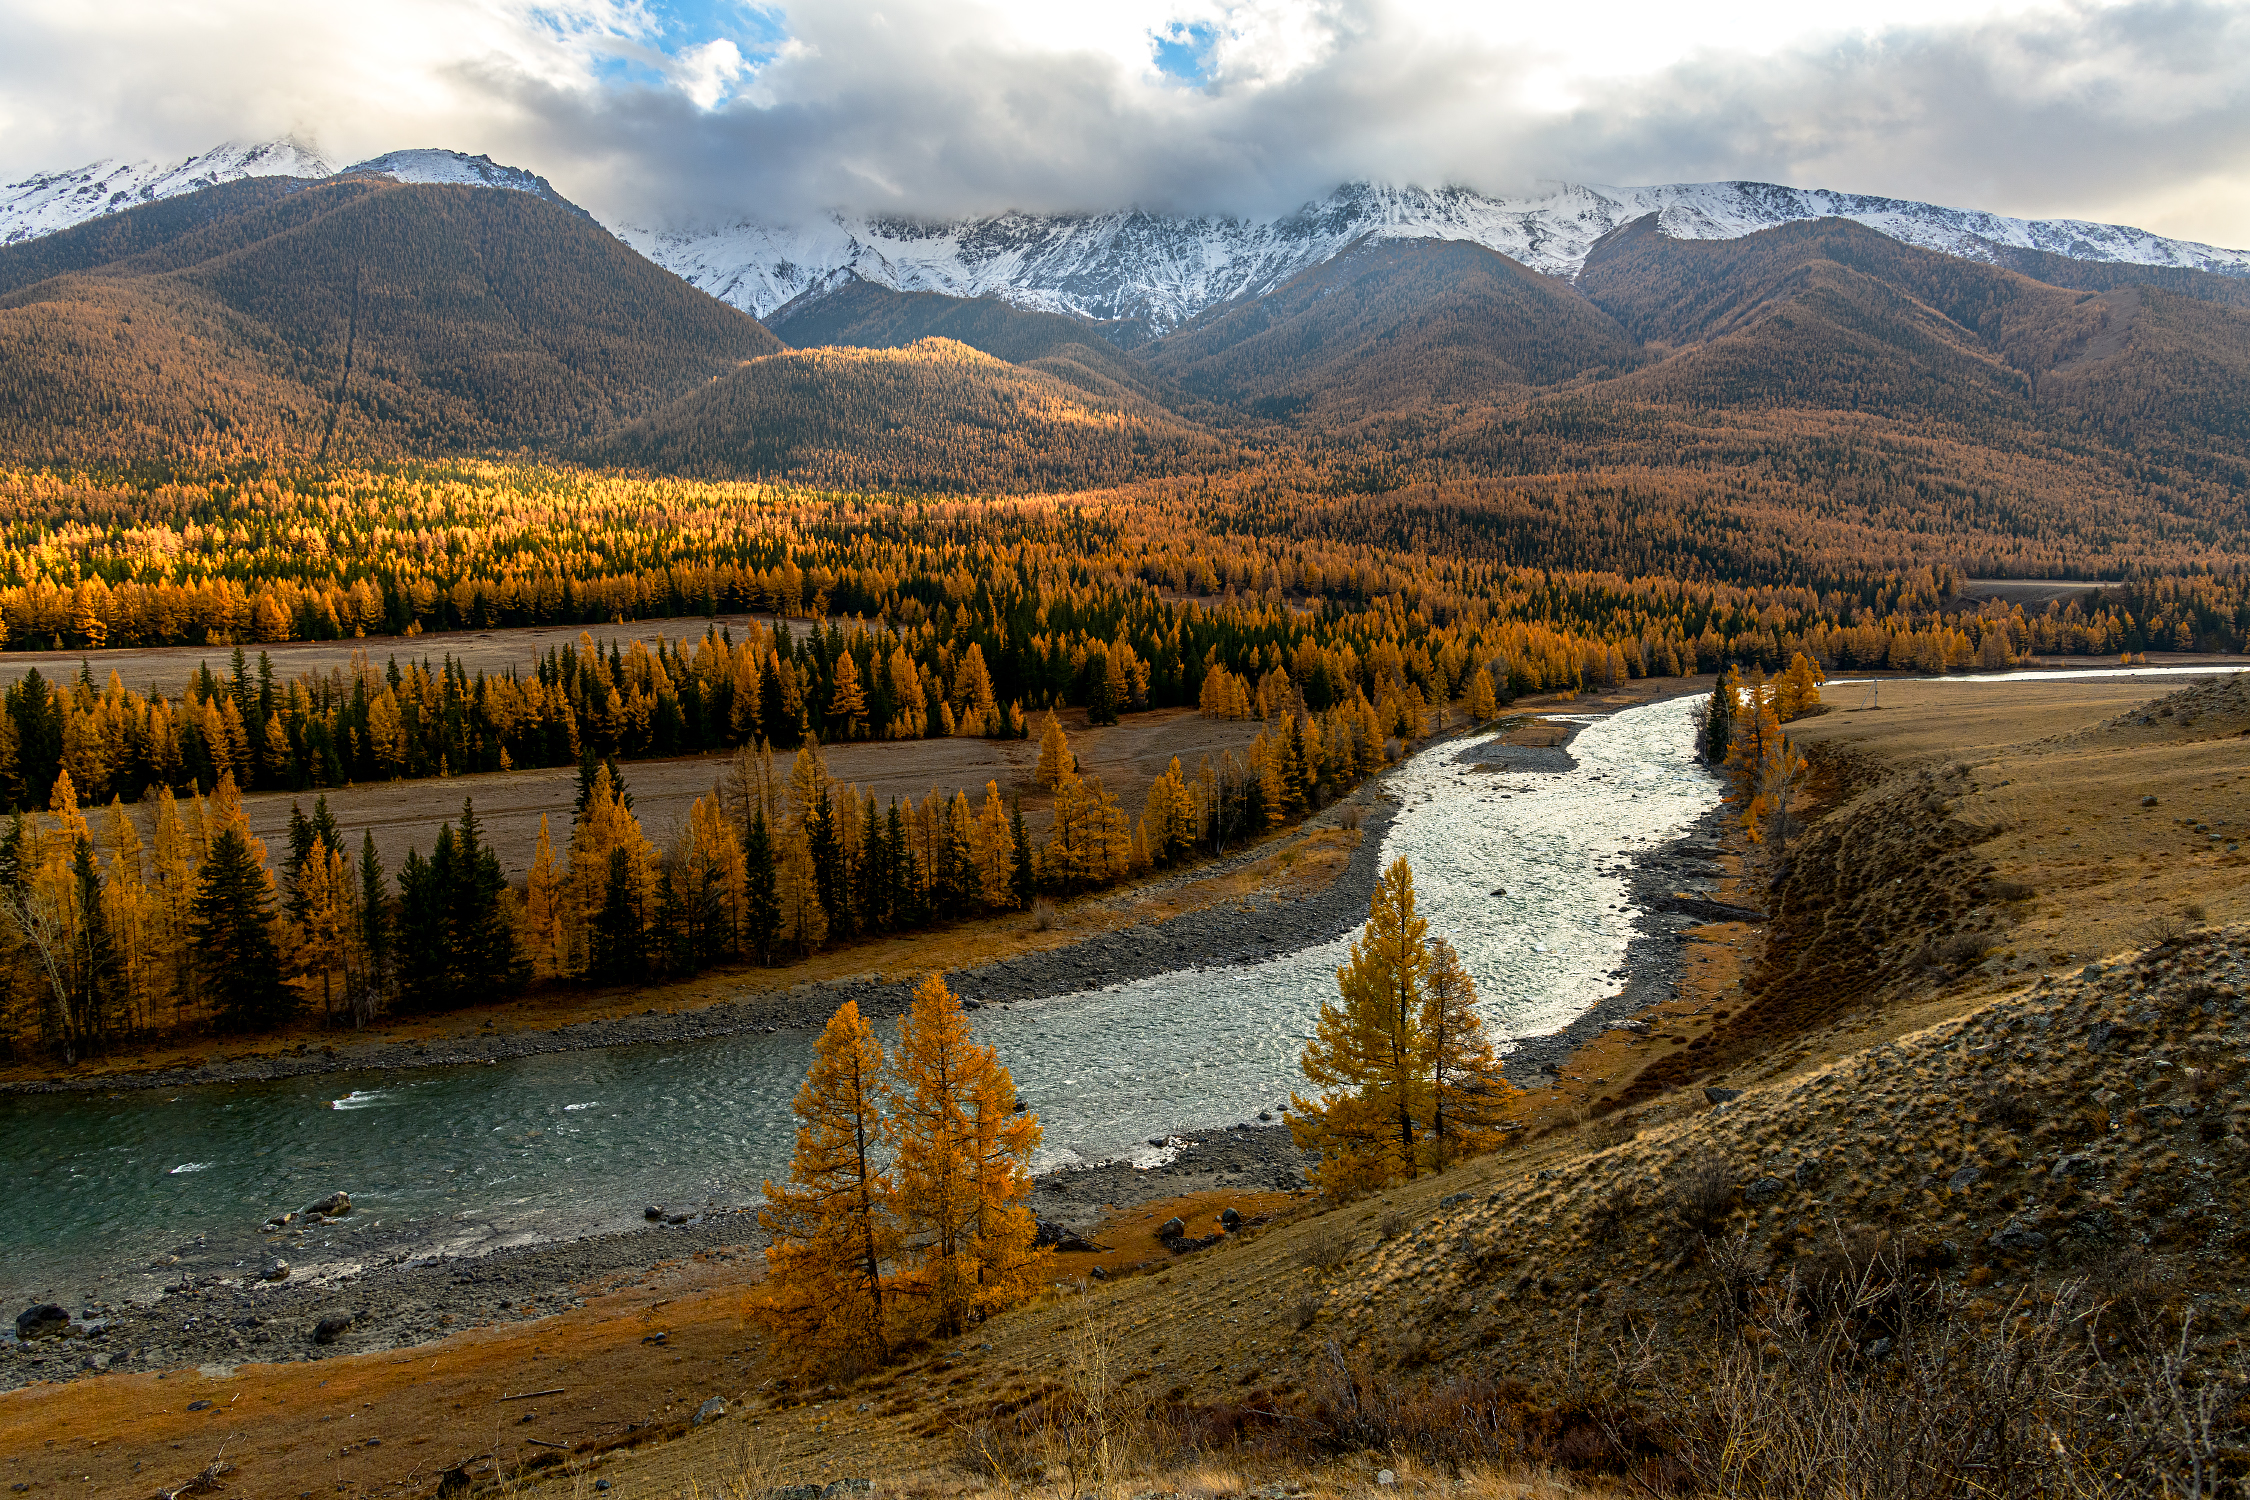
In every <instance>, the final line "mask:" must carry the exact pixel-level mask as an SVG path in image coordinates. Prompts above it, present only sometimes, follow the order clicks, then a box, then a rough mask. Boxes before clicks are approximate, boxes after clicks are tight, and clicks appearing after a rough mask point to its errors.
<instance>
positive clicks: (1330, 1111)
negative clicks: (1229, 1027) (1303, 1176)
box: [1289, 858, 1430, 1192]
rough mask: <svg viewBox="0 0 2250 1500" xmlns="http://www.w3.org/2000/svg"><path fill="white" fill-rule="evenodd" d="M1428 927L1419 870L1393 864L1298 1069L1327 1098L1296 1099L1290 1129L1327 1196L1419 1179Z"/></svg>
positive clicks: (1425, 1090) (1425, 1088) (1425, 1108)
mask: <svg viewBox="0 0 2250 1500" xmlns="http://www.w3.org/2000/svg"><path fill="white" fill-rule="evenodd" d="M1428 934H1429V922H1428V921H1427V919H1425V918H1423V917H1422V916H1421V915H1419V914H1418V913H1417V912H1416V911H1415V909H1414V872H1413V871H1412V870H1411V869H1409V868H1408V866H1407V863H1406V861H1405V859H1403V858H1400V859H1397V860H1393V861H1392V862H1391V866H1390V868H1389V869H1387V870H1385V871H1384V872H1383V874H1382V877H1381V878H1380V879H1379V880H1377V881H1376V883H1375V893H1374V895H1373V896H1372V897H1371V898H1370V899H1369V901H1368V915H1367V925H1366V926H1365V927H1363V928H1361V929H1360V932H1359V935H1358V936H1357V937H1355V938H1353V939H1352V946H1351V957H1350V961H1349V962H1348V963H1346V964H1345V965H1344V966H1343V967H1342V968H1340V969H1338V970H1337V971H1336V984H1337V990H1338V998H1337V999H1335V1000H1329V1001H1324V1002H1323V1003H1322V1005H1321V1007H1320V1021H1319V1024H1318V1027H1317V1028H1316V1030H1315V1033H1314V1036H1313V1040H1312V1041H1311V1042H1310V1043H1308V1044H1307V1045H1306V1047H1305V1054H1304V1057H1303V1058H1302V1059H1301V1060H1300V1061H1299V1067H1300V1068H1301V1069H1302V1070H1303V1072H1304V1075H1305V1077H1306V1079H1307V1080H1308V1081H1309V1082H1311V1083H1312V1084H1313V1085H1314V1086H1315V1087H1316V1088H1318V1089H1321V1090H1325V1091H1326V1092H1325V1093H1323V1094H1322V1095H1320V1096H1319V1097H1317V1098H1315V1099H1311V1100H1307V1099H1304V1098H1301V1097H1298V1096H1295V1095H1292V1096H1291V1098H1290V1122H1289V1124H1290V1130H1291V1133H1292V1134H1293V1135H1294V1136H1295V1138H1296V1140H1297V1144H1298V1145H1299V1147H1300V1148H1302V1149H1305V1150H1317V1151H1319V1152H1320V1154H1321V1164H1320V1167H1319V1168H1318V1169H1317V1176H1318V1180H1319V1181H1320V1184H1321V1187H1322V1188H1323V1190H1325V1191H1332V1192H1334V1191H1347V1190H1356V1189H1357V1188H1359V1187H1361V1186H1364V1185H1367V1184H1369V1183H1371V1182H1382V1181H1388V1180H1389V1179H1391V1178H1393V1177H1407V1178H1412V1177H1413V1176H1414V1175H1415V1171H1416V1166H1417V1163H1416V1149H1415V1135H1414V1132H1415V1125H1416V1121H1417V1120H1422V1119H1427V1118H1428V1116H1429V1097H1428V1096H1429V1082H1428V1077H1427V1074H1426V1073H1425V1071H1424V1054H1425V1048H1424V1042H1423V1036H1422V1018H1423V1014H1424V1011H1425V1008H1426V1007H1425V995H1426V992H1427V988H1428V977H1429V967H1430V952H1429V941H1428Z"/></svg>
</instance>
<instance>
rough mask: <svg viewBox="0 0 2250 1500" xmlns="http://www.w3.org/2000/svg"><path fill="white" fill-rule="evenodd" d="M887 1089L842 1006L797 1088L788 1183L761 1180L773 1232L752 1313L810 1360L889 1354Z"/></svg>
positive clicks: (852, 1016)
mask: <svg viewBox="0 0 2250 1500" xmlns="http://www.w3.org/2000/svg"><path fill="white" fill-rule="evenodd" d="M884 1087H885V1081H884V1058H883V1048H882V1044H881V1043H880V1042H878V1041H877V1040H876V1039H875V1031H874V1028H873V1027H871V1026H869V1025H868V1024H867V1022H866V1021H865V1020H864V1019H862V1018H861V1016H860V1013H859V1006H858V1005H856V1004H855V1003H853V1002H851V1001H848V1000H847V1001H846V1002H844V1004H843V1006H842V1007H841V1008H839V1009H838V1010H837V1012H836V1014H835V1015H833V1016H831V1017H829V1019H828V1025H827V1026H826V1027H825V1028H824V1029H823V1030H822V1031H821V1034H820V1041H819V1043H818V1044H817V1045H816V1047H815V1049H814V1052H813V1065H812V1069H811V1071H810V1072H808V1073H807V1074H806V1076H805V1083H804V1087H802V1088H800V1089H799V1090H798V1091H797V1100H796V1105H795V1108H796V1112H797V1150H796V1154H795V1156H794V1157H793V1158H792V1159H791V1161H790V1164H789V1181H788V1183H787V1185H781V1184H777V1183H775V1182H774V1181H773V1180H772V1179H771V1178H768V1179H767V1180H766V1185H765V1197H766V1206H765V1208H764V1210H763V1211H761V1212H760V1214H759V1216H758V1222H759V1223H760V1224H761V1225H763V1226H764V1228H765V1229H766V1231H767V1233H769V1234H771V1235H772V1236H773V1243H772V1245H771V1246H770V1247H769V1248H768V1249H767V1251H766V1271H767V1284H768V1292H767V1295H766V1297H765V1299H764V1300H763V1301H762V1302H761V1304H760V1305H759V1306H760V1312H761V1314H762V1315H763V1316H764V1317H765V1319H766V1320H767V1322H768V1323H769V1324H770V1325H771V1326H772V1327H773V1329H774V1332H775V1334H776V1336H777V1337H779V1338H780V1339H781V1340H782V1342H783V1343H784V1344H786V1345H788V1346H791V1347H794V1348H795V1349H797V1350H798V1351H799V1352H800V1353H801V1354H802V1355H804V1356H805V1357H806V1358H807V1359H808V1360H812V1359H816V1358H818V1357H821V1356H828V1357H833V1356H836V1355H853V1354H857V1355H862V1356H871V1357H873V1358H874V1359H877V1360H881V1359H884V1358H886V1357H888V1355H889V1353H890V1347H891V1338H892V1332H893V1325H894V1321H895V1318H894V1311H893V1308H892V1306H891V1277H892V1274H893V1272H892V1270H891V1269H890V1268H891V1267H892V1264H893V1262H894V1261H895V1260H896V1259H897V1257H898V1253H899V1244H900V1225H899V1220H898V1217H897V1214H896V1213H895V1211H894V1198H895V1194H896V1190H895V1188H894V1186H893V1183H892V1179H891V1176H890V1174H889V1173H888V1172H886V1171H884V1170H883V1168H882V1160H883V1155H884V1152H885V1151H886V1150H887V1149H888V1147H889V1144H890V1131H889V1127H888V1125H887V1124H886V1122H885V1119H884V1114H883V1091H884Z"/></svg>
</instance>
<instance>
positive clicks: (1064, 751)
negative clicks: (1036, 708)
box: [1031, 708, 1077, 792]
mask: <svg viewBox="0 0 2250 1500" xmlns="http://www.w3.org/2000/svg"><path fill="white" fill-rule="evenodd" d="M1076 774H1077V758H1076V757H1075V756H1073V755H1072V754H1071V753H1070V737H1069V736H1068V735H1066V734H1064V733H1063V727H1062V723H1061V721H1060V720H1058V719H1056V717H1055V711H1054V710H1053V709H1051V708H1050V709H1048V710H1047V723H1046V727H1045V728H1043V729H1041V730H1040V731H1039V765H1038V767H1037V768H1036V769H1035V770H1033V772H1032V773H1031V775H1032V779H1033V780H1034V781H1036V782H1038V783H1039V784H1040V785H1041V786H1043V787H1045V788H1046V789H1047V790H1048V791H1050V792H1051V791H1053V790H1054V789H1055V788H1056V787H1059V786H1061V785H1062V784H1063V782H1064V781H1065V780H1066V779H1067V778H1069V777H1071V776H1075V775H1076Z"/></svg>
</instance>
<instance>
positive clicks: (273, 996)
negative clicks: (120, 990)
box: [189, 828, 295, 1031]
mask: <svg viewBox="0 0 2250 1500" xmlns="http://www.w3.org/2000/svg"><path fill="white" fill-rule="evenodd" d="M271 915H272V914H271V912H270V911H269V910H268V909H267V887H266V872H265V871H264V870H262V869H260V868H259V866H258V861H257V859H256V857H255V856H253V855H252V854H251V852H250V846H249V844H248V842H247V841H245V840H244V838H243V836H242V834H241V831H240V830H239V829H234V828H227V829H223V830H221V832H220V833H219V836H218V837H217V838H215V839H213V840H212V841H211V850H210V853H209V854H208V855H207V856H206V857H205V859H204V861H203V866H202V868H201V869H200V870H198V871H197V872H196V889H195V901H194V903H193V905H192V906H191V907H190V908H189V922H190V930H191V937H192V941H193V943H194V945H195V956H196V965H197V967H198V968H199V969H200V970H201V971H202V978H203V992H204V993H205V994H207V995H209V996H210V997H211V1001H212V1005H213V1008H214V1009H215V1010H216V1012H217V1019H218V1022H219V1024H220V1025H221V1026H223V1027H226V1028H227V1029H229V1030H232V1031H261V1030H265V1029H267V1028H270V1027H273V1026H277V1025H279V1024H280V1023H281V1022H283V1021H285V1020H287V1019H288V1018H289V1014H290V1012H291V1011H292V1010H293V1009H294V1008H295V1006H294V1004H293V1003H292V1000H291V997H290V994H289V991H288V990H287V989H286V988H285V987H284V986H283V985H282V983H281V959H280V955H279V954H278V953H276V952H275V950H274V944H273V933H272V932H271V931H270V930H269V928H268V922H269V920H270V918H271Z"/></svg>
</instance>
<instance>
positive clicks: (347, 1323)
mask: <svg viewBox="0 0 2250 1500" xmlns="http://www.w3.org/2000/svg"><path fill="white" fill-rule="evenodd" d="M351 1326H352V1315H351V1314H350V1313H330V1314H329V1315H328V1316H327V1317H325V1318H322V1319H321V1320H320V1321H319V1322H318V1323H315V1324H313V1331H312V1341H313V1342H314V1343H316V1344H333V1343H335V1342H336V1340H338V1339H340V1338H342V1337H343V1336H344V1335H345V1333H346V1332H348V1331H349V1330H350V1328H351Z"/></svg>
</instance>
